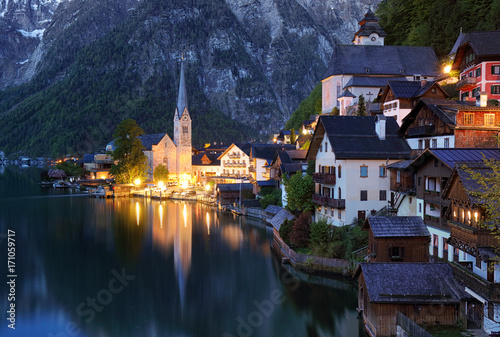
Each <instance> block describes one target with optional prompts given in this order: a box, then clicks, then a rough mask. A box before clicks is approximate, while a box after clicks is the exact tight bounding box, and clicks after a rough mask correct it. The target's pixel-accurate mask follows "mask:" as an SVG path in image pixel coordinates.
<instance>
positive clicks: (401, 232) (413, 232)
mask: <svg viewBox="0 0 500 337" xmlns="http://www.w3.org/2000/svg"><path fill="white" fill-rule="evenodd" d="M368 227H369V228H371V230H372V232H373V236H374V237H394V236H398V237H399V236H428V237H430V233H429V230H428V229H427V226H426V225H425V223H424V221H423V220H422V218H421V217H419V216H391V217H385V216H371V217H368V218H367V219H366V220H365V223H364V225H363V228H368Z"/></svg>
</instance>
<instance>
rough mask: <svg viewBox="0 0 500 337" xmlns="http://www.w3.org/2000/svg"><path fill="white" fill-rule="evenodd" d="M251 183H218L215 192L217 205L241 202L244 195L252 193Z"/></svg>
mask: <svg viewBox="0 0 500 337" xmlns="http://www.w3.org/2000/svg"><path fill="white" fill-rule="evenodd" d="M252 191H253V185H252V184H249V183H240V184H218V185H217V187H216V189H215V192H216V195H217V202H218V203H219V205H230V204H232V203H241V202H242V200H243V199H246V198H245V196H248V195H249V194H252Z"/></svg>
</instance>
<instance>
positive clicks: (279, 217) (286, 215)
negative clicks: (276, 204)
mask: <svg viewBox="0 0 500 337" xmlns="http://www.w3.org/2000/svg"><path fill="white" fill-rule="evenodd" d="M286 219H288V220H293V219H295V215H293V214H292V213H290V212H288V211H287V210H286V209H284V208H283V209H281V211H279V213H278V214H276V215H275V216H274V217H273V218H272V219H271V220H270V221H269V222H270V223H271V225H272V226H273V227H274V228H276V230H278V231H279V230H280V227H281V225H282V224H283V222H284V221H285V220H286Z"/></svg>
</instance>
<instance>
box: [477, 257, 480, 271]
mask: <svg viewBox="0 0 500 337" xmlns="http://www.w3.org/2000/svg"><path fill="white" fill-rule="evenodd" d="M476 268H479V269H481V258H480V257H476Z"/></svg>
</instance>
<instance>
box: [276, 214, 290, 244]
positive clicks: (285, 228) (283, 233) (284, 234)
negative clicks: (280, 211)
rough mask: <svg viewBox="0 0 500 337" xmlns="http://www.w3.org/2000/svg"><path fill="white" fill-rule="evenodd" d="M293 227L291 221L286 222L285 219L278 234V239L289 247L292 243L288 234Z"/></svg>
mask: <svg viewBox="0 0 500 337" xmlns="http://www.w3.org/2000/svg"><path fill="white" fill-rule="evenodd" d="M292 227H293V220H288V219H285V221H283V223H282V224H281V227H280V230H279V234H280V238H281V239H282V240H283V241H284V242H285V243H286V244H287V245H288V246H291V245H292V243H291V242H290V232H291V231H292Z"/></svg>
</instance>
